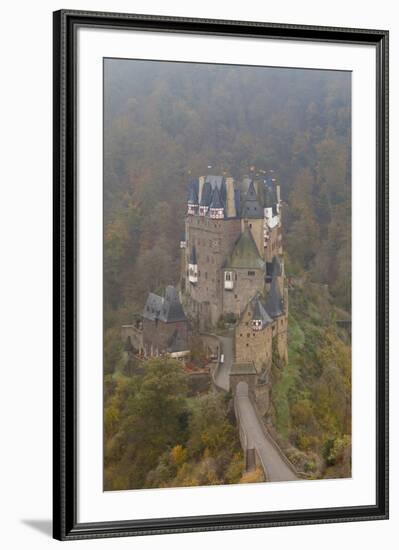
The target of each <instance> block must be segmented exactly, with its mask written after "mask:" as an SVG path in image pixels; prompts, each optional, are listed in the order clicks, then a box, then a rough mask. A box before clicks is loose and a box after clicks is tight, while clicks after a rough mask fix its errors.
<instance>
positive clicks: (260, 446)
mask: <svg viewBox="0 0 399 550" xmlns="http://www.w3.org/2000/svg"><path fill="white" fill-rule="evenodd" d="M235 400H236V407H237V408H238V414H239V419H240V422H241V428H242V429H243V430H244V432H245V434H246V438H247V446H248V448H249V449H250V448H254V449H255V450H256V452H257V453H258V456H259V458H260V461H261V463H262V466H263V470H264V471H265V474H266V477H267V479H268V481H294V480H297V479H298V477H297V476H296V475H295V474H294V472H293V470H292V468H290V466H289V465H288V464H287V462H286V461H285V460H284V458H283V457H282V456H281V453H280V452H279V451H278V450H277V448H276V447H275V445H274V444H273V443H272V440H271V438H268V437H267V435H266V434H265V431H264V429H262V426H261V425H260V421H259V419H258V417H257V415H256V412H255V409H254V406H253V404H252V402H251V400H250V398H249V395H248V384H247V383H246V382H239V384H238V385H237V393H236V396H235Z"/></svg>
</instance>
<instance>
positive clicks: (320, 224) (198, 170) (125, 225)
mask: <svg viewBox="0 0 399 550" xmlns="http://www.w3.org/2000/svg"><path fill="white" fill-rule="evenodd" d="M104 97H105V127H104V132H105V134H104V138H105V139H104V155H105V161H104V200H105V235H104V237H105V241H104V246H105V251H104V252H105V254H104V259H105V270H104V285H105V288H104V297H105V313H106V316H105V318H106V326H112V325H113V324H114V322H115V321H116V319H118V320H120V321H122V320H123V319H124V320H125V319H126V316H129V315H130V314H131V313H134V312H140V311H141V308H142V305H143V300H144V299H145V296H146V292H147V291H148V290H154V289H156V288H157V287H162V286H164V285H166V284H170V283H175V282H176V280H177V278H178V275H177V274H178V271H179V240H180V237H181V234H182V232H183V220H184V215H185V204H186V196H187V182H188V180H189V179H190V174H193V176H198V175H201V174H204V173H206V172H207V171H208V169H207V167H208V166H212V170H211V171H212V172H213V173H223V172H226V173H228V174H231V175H233V176H237V177H240V176H242V175H243V174H245V173H248V169H249V166H251V165H255V166H256V167H258V168H261V169H265V170H270V169H272V170H274V171H275V175H276V177H277V178H278V180H279V182H280V184H281V189H282V198H283V201H284V209H283V217H284V224H283V229H284V233H285V234H284V247H285V253H286V263H287V272H288V274H300V273H302V272H311V275H312V280H313V281H319V282H322V283H326V284H328V285H329V288H330V292H331V293H332V296H333V297H334V299H335V300H336V303H337V304H339V305H340V306H341V307H343V308H344V309H347V310H349V308H350V275H349V274H350V162H349V159H350V73H344V72H337V71H316V70H296V69H270V68H260V67H234V66H230V67H229V66H218V65H213V66H212V65H201V64H187V63H159V62H140V61H120V60H106V61H105V93H104Z"/></svg>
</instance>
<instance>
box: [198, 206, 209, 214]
mask: <svg viewBox="0 0 399 550" xmlns="http://www.w3.org/2000/svg"><path fill="white" fill-rule="evenodd" d="M207 212H208V206H200V207H199V215H200V216H206V214H207Z"/></svg>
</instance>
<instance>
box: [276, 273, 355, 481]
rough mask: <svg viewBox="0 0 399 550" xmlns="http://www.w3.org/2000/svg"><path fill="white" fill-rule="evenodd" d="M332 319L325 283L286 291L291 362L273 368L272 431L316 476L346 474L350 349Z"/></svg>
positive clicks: (334, 316) (334, 315) (348, 467)
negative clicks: (333, 467)
mask: <svg viewBox="0 0 399 550" xmlns="http://www.w3.org/2000/svg"><path fill="white" fill-rule="evenodd" d="M336 317H337V315H336V313H335V309H334V306H332V304H331V297H330V296H329V294H328V291H327V290H326V288H325V287H324V286H320V285H314V284H305V285H304V286H303V287H302V288H301V289H300V288H295V289H294V290H293V291H292V292H291V293H290V314H289V322H288V346H289V351H288V361H289V362H288V365H287V366H286V367H284V369H276V368H275V366H273V370H272V373H273V377H274V384H273V386H272V402H273V406H274V423H275V426H276V429H277V431H278V433H279V434H280V437H282V438H283V444H285V446H289V445H292V446H294V447H295V448H296V449H298V451H299V454H298V455H297V457H296V458H295V460H297V462H298V464H300V467H301V468H304V469H305V470H306V471H307V472H308V473H311V474H314V475H315V477H320V476H325V477H335V476H336V477H340V475H341V474H342V475H350V433H351V349H350V346H349V345H348V342H347V340H348V336H346V339H343V338H341V336H340V331H339V329H337V327H336ZM301 453H302V454H301ZM314 456H316V457H318V458H317V460H315V459H314V458H313V457H314ZM332 466H336V469H335V470H334V471H333V470H331V467H332ZM348 472H349V473H348Z"/></svg>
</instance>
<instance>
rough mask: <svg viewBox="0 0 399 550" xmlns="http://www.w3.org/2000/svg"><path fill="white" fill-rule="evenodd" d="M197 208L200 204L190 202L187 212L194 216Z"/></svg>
mask: <svg viewBox="0 0 399 550" xmlns="http://www.w3.org/2000/svg"><path fill="white" fill-rule="evenodd" d="M197 208H198V205H197V204H192V203H188V205H187V214H189V215H191V216H193V215H195V214H196V213H197Z"/></svg>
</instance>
